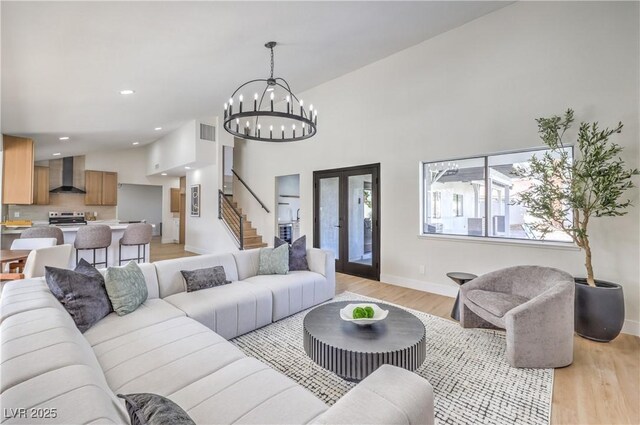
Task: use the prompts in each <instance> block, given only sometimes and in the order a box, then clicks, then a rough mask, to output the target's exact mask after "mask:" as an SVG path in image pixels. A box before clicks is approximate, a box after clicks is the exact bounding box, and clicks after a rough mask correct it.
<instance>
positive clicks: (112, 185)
mask: <svg viewBox="0 0 640 425" xmlns="http://www.w3.org/2000/svg"><path fill="white" fill-rule="evenodd" d="M84 185H85V192H86V193H85V195H84V204H85V205H118V173H114V172H111V171H95V170H85V172H84Z"/></svg>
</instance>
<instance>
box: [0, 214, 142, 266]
mask: <svg viewBox="0 0 640 425" xmlns="http://www.w3.org/2000/svg"><path fill="white" fill-rule="evenodd" d="M98 224H103V225H106V226H109V227H110V228H111V244H110V245H109V246H108V247H107V249H106V250H105V249H98V250H96V253H95V255H96V256H95V260H94V257H93V250H77V251H76V249H75V248H74V249H73V253H72V255H71V259H70V261H69V268H75V265H76V262H77V261H78V260H79V259H80V258H84V259H85V260H87V261H89V262H93V261H98V262H99V261H105V260H106V262H107V264H106V265H107V266H117V265H120V257H121V256H122V259H123V262H126V261H125V259H127V261H128V260H129V259H132V258H136V257H137V256H138V255H141V254H142V255H143V257H144V261H145V262H149V260H150V258H149V250H150V245H149V244H146V245H145V247H144V249H143V250H142V251H141V252H140V254H139V253H138V247H137V246H135V245H132V246H127V245H123V246H122V247H121V246H120V238H122V236H123V235H124V230H125V229H126V228H127V226H128V225H129V223H120V222H119V221H116V220H110V221H107V220H100V221H89V222H87V224H86V225H85V224H81V225H73V226H55V225H49V224H48V223H47V222H34V223H33V226H31V227H57V228H59V229H60V230H62V234H63V235H64V243H66V244H70V245H74V242H75V239H76V234H77V233H78V229H80V228H81V227H87V226H95V225H98ZM152 226H154V225H153V224H152ZM25 229H27V227H19V228H4V227H3V229H2V236H3V238H2V245H3V247H4V246H5V245H7V248H8V247H9V246H10V245H11V242H12V240H13V239H15V238H19V237H20V234H21V233H22V232H23V231H24V230H25ZM5 235H6V238H5ZM101 266H102V265H101Z"/></svg>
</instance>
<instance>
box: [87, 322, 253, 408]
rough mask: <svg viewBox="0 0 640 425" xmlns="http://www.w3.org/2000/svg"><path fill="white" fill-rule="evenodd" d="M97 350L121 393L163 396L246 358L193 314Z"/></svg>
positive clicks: (113, 383)
mask: <svg viewBox="0 0 640 425" xmlns="http://www.w3.org/2000/svg"><path fill="white" fill-rule="evenodd" d="M133 336H135V337H133ZM98 353H100V354H98ZM96 354H98V360H99V361H100V365H101V366H102V369H103V370H104V374H105V376H106V379H107V382H108V383H109V386H110V387H111V389H112V390H113V391H114V392H115V393H123V394H128V393H138V392H151V393H154V394H160V395H163V396H168V395H170V394H171V393H173V392H175V391H178V390H179V389H181V388H184V387H186V386H188V385H190V384H192V383H193V382H196V381H198V380H199V379H202V377H204V376H206V375H208V374H210V373H212V372H215V371H216V370H218V369H220V368H223V367H225V366H227V365H228V364H230V363H232V362H234V361H236V360H239V359H242V358H244V354H242V352H240V350H238V349H237V348H236V347H235V346H234V345H232V344H229V343H228V342H227V341H225V339H224V338H222V337H220V336H219V335H216V334H215V333H214V332H211V331H210V330H209V329H207V328H206V327H204V326H203V325H201V324H199V323H198V322H196V321H194V320H192V319H189V318H187V317H181V318H176V319H173V320H172V321H169V322H163V323H159V324H157V325H154V326H150V327H147V328H144V329H140V330H138V331H135V332H134V335H123V336H121V337H119V338H116V339H115V340H112V341H109V342H108V343H105V344H101V345H100V346H98V347H96Z"/></svg>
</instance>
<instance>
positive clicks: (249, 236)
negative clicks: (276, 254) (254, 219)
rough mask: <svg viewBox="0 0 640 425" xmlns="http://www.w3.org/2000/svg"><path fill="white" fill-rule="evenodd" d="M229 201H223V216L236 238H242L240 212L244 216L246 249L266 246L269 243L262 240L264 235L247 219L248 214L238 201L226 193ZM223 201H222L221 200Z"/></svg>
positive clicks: (243, 233) (243, 228)
mask: <svg viewBox="0 0 640 425" xmlns="http://www.w3.org/2000/svg"><path fill="white" fill-rule="evenodd" d="M225 197H226V198H227V200H228V201H229V202H228V203H227V202H223V203H222V208H221V209H220V211H221V214H222V218H221V220H223V221H224V222H225V224H226V225H227V227H228V228H229V230H230V231H231V232H232V233H233V234H234V235H235V237H236V239H239V238H240V217H238V214H237V213H240V215H241V217H242V236H243V239H244V243H243V247H244V249H253V248H264V247H266V246H267V243H266V242H264V241H263V240H262V235H260V234H258V230H257V229H256V228H255V227H253V226H252V223H251V221H249V220H247V215H246V214H244V213H243V212H242V208H240V207H238V203H237V202H236V201H234V200H233V197H232V196H230V195H225ZM221 202H222V201H221Z"/></svg>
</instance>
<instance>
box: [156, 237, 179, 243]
mask: <svg viewBox="0 0 640 425" xmlns="http://www.w3.org/2000/svg"><path fill="white" fill-rule="evenodd" d="M160 243H178V241H176V240H175V239H171V238H162V239H160Z"/></svg>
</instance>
